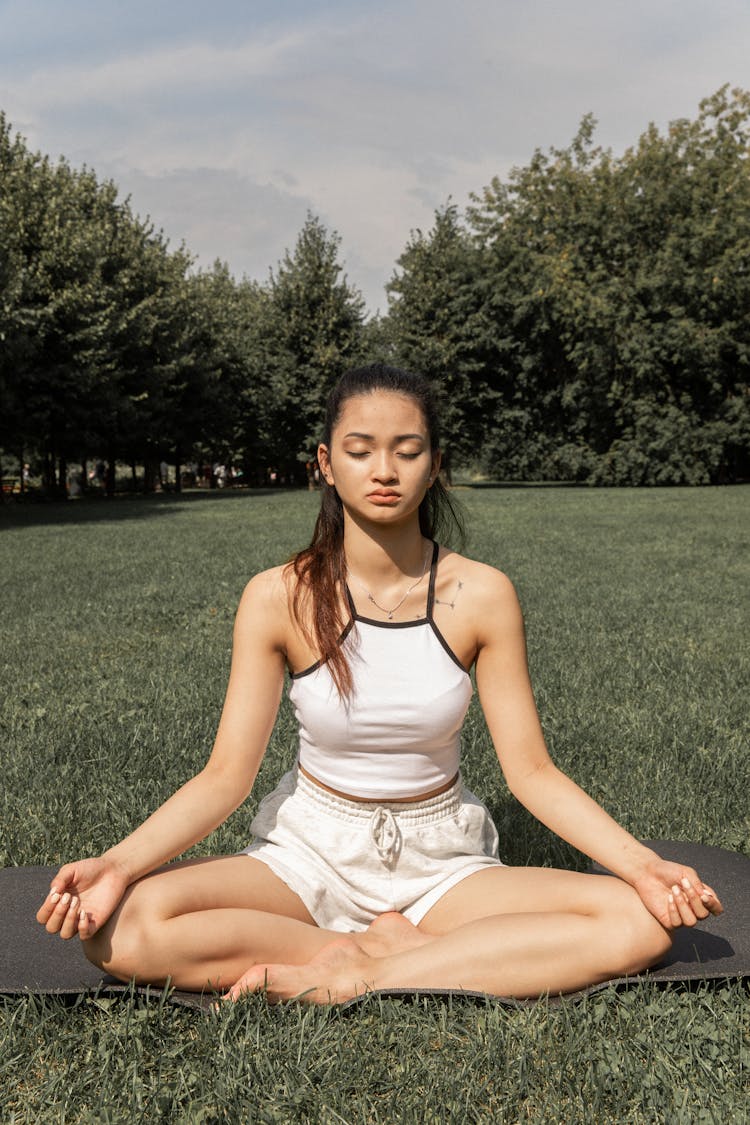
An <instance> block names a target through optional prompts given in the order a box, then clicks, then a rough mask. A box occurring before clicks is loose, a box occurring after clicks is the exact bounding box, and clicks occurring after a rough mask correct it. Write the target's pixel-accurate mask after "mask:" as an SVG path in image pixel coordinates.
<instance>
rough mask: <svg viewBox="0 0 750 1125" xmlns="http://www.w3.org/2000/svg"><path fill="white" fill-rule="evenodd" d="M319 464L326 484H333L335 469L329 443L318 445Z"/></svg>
mask: <svg viewBox="0 0 750 1125" xmlns="http://www.w3.org/2000/svg"><path fill="white" fill-rule="evenodd" d="M318 465H319V466H320V473H321V476H322V477H323V480H324V481H325V482H326V484H330V485H333V471H332V469H331V456H330V453H329V450H328V446H327V445H322V444H321V445H319V446H318Z"/></svg>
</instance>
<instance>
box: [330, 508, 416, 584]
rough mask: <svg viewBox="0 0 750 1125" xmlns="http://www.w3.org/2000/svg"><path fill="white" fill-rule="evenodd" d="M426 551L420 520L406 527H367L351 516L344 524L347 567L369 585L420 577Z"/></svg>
mask: <svg viewBox="0 0 750 1125" xmlns="http://www.w3.org/2000/svg"><path fill="white" fill-rule="evenodd" d="M426 550H427V542H426V540H425V539H424V536H423V535H422V533H421V531H420V530H419V524H418V522H417V521H416V520H415V521H413V523H412V522H410V523H409V524H408V525H407V526H405V527H387V528H383V527H375V528H373V527H372V526H371V525H368V527H367V528H365V527H362V526H361V525H358V524H357V523H355V522H354V521H353V520H351V519H347V521H346V524H345V527H344V556H345V559H346V565H347V569H348V570H350V571H351V572H352V573H354V574H356V575H357V577H358V578H360V579H361V580H362V581H363V582H365V583H367V584H368V585H369V584H371V585H373V586H378V587H380V588H382V587H383V586H385V585H387V583H389V582H398V581H400V580H402V579H403V578H404V576H407V577H411V578H417V577H419V574H420V573H421V571H422V569H423V566H424V559H425V552H426Z"/></svg>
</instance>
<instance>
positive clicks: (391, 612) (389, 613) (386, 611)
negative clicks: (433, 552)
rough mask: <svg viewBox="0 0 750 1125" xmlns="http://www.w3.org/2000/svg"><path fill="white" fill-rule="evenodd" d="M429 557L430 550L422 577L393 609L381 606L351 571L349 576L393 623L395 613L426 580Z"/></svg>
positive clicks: (369, 600)
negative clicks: (424, 579)
mask: <svg viewBox="0 0 750 1125" xmlns="http://www.w3.org/2000/svg"><path fill="white" fill-rule="evenodd" d="M429 557H430V552H429V549H428V550H427V551H425V556H424V565H423V566H422V573H421V574H420V576H419V578H418V579H417V581H416V582H412V584H411V586H410V587H409V589H408V590H407V591H406V593H405V594H404V596H403V598H402V599H401V601H399V602H396V604H395V605H394V607H393V609H386V608H385V606H383V605H380V603H379V602H376V601H375V599H374V597H373V596H372V594H371V593H370V591H369V590H368V589H367V587H366V586H365V584H364V582H362V581H361V580H360V579H359V578H357V575H356V574H352V572H351V571H349V574H350V575H351V577H352V578H353V579H354V581H355V582H356V583H357V585H358V586H359V587H360V588H361V589H362V590H363V591H364V592H365V593H366V594H367V600H368V602H372V604H373V605H374V606H375V608H376V609H379V610H380V612H381V613H384V614H385V615H386V617H387V618H388V620H389V621H392V620H393V615H394V613H395V612H396V611H397V610H399V609H400V608H401V606H402V605H403V604H404V602H405V601H406V599H407V598H408V597H409V594H410V593H411V592H412V590H416V588H417V586H418V585H419V583H420V582H421V581H422V579H423V578H424V576H425V573H426V572H427V560H428V559H429Z"/></svg>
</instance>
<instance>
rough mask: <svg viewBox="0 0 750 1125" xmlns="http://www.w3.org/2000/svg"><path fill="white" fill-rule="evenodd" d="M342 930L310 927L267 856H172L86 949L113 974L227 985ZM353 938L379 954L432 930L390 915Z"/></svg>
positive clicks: (304, 953) (313, 949) (305, 956)
mask: <svg viewBox="0 0 750 1125" xmlns="http://www.w3.org/2000/svg"><path fill="white" fill-rule="evenodd" d="M340 937H341V935H340V934H338V933H336V932H334V931H332V930H323V929H320V928H319V927H318V926H316V925H315V923H314V922H313V920H312V918H311V917H310V915H309V913H308V912H307V910H306V908H305V906H304V905H303V903H302V902H301V900H300V899H299V898H298V896H297V895H295V894H294V893H293V892H292V891H291V890H290V889H289V888H288V887H287V886H286V884H285V883H283V882H282V881H281V880H280V879H278V878H277V876H276V875H274V874H273V872H272V871H271V870H270V868H268V867H267V866H266V865H265V864H263V863H261V862H260V861H258V860H254V859H252V858H250V857H248V856H227V857H223V858H221V859H210V860H198V861H186V862H184V863H176V864H172V865H170V866H168V867H166V868H162V869H161V870H159V871H158V872H154V874H153V875H150V876H147V877H146V878H145V879H142V880H140V881H139V882H138V883H135V884H134V885H133V886H132V887H130V888H129V889H128V892H127V893H126V895H125V897H124V898H123V901H122V903H121V905H120V906H119V908H118V909H117V911H116V912H115V914H114V915H113V916H112V918H111V919H110V920H109V922H107V923H106V925H105V926H103V927H102V929H101V930H100V931H99V932H98V933H97V934H96V935H95V936H94V937H93V938H91V939H90V940H88V941H86V942H85V943H84V950H85V952H86V956H87V957H88V959H89V960H90V961H92V962H93V963H94V964H96V965H99V966H100V967H101V968H103V969H105V970H106V971H107V972H109V973H112V975H113V976H116V977H119V978H120V979H123V980H131V979H133V978H134V979H135V980H136V981H138V982H139V983H150V984H164V983H165V982H166V981H167V980H170V981H171V982H172V984H173V985H174V986H175V987H177V988H181V989H185V990H187V991H201V990H202V989H204V988H206V987H207V986H210V987H213V988H217V989H218V988H228V987H229V986H230V985H232V984H234V982H235V981H236V980H237V979H238V978H239V977H240V976H241V974H242V973H244V972H245V971H246V970H247V969H248V968H249V967H250V966H252V965H254V964H256V963H258V962H259V961H268V960H271V959H273V960H274V961H282V962H285V963H289V964H303V963H305V962H308V961H310V960H311V959H312V958H313V957H315V956H316V955H317V954H319V953H320V952H321V951H322V950H323V949H325V947H326V946H328V945H330V944H331V942H333V941H334V940H336V939H337V938H340ZM354 940H355V942H356V945H357V948H359V949H360V950H362V951H363V952H364V953H366V954H367V955H369V956H384V955H386V954H392V953H394V952H396V951H398V950H403V949H407V948H410V947H413V946H414V945H417V944H422V943H423V942H425V941H428V940H430V939H429V938H428V937H427V936H426V935H422V934H420V933H419V932H418V931H417V929H416V928H415V927H414V926H412V925H411V923H409V922H407V920H406V919H405V918H403V917H401V915H396V914H389V915H385V916H383V918H381V919H378V920H377V921H376V922H375V923H374V924H373V926H372V927H371V928H370V929H369V930H368V931H366V932H364V933H362V934H358V935H356V938H355V939H354Z"/></svg>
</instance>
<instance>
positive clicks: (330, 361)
mask: <svg viewBox="0 0 750 1125" xmlns="http://www.w3.org/2000/svg"><path fill="white" fill-rule="evenodd" d="M339 248H340V239H339V236H338V235H337V234H336V233H335V232H333V233H331V232H329V231H328V230H327V229H326V228H325V226H324V225H323V223H322V222H321V221H320V219H318V218H317V217H316V216H314V215H308V217H307V220H306V222H305V224H304V226H303V227H302V230H301V232H300V234H299V237H298V238H297V242H296V245H295V248H294V251H293V252H292V253H289V252H288V251H287V253H286V254H285V255H284V257H283V259H282V260H281V262H280V263H279V264H278V266H277V268H276V269H275V270H274V271H272V273H271V277H270V280H269V283H268V287H267V288H268V304H267V306H266V309H265V312H266V314H267V316H266V319H265V324H266V326H267V336H266V341H265V347H264V353H265V354H264V361H265V363H266V364H267V370H266V373H265V374H266V378H267V386H268V388H269V390H270V396H269V401H268V404H267V406H268V412H267V414H266V417H265V419H264V427H265V431H266V433H267V440H268V444H269V450H268V452H269V456H270V457H272V458H273V460H274V462H277V463H278V464H280V465H283V466H284V469H285V471H286V472H287V473H289V474H290V475H297V476H298V477H301V473H300V471H299V463H300V458H301V459H303V460H306V459H307V458H309V457H311V456H312V455H313V453H314V450H315V447H316V444H317V442H318V440H319V437H320V433H321V429H322V423H323V414H324V409H325V400H326V396H327V394H328V391H329V390H330V388H331V387H332V385H333V384H334V383H335V381H336V379H337V378H338V377H339V376H340V375H341V374H342V373H343V371H344V370H346V368H347V367H349V366H351V364H352V363H353V362H354V361H355V360H356V359H357V358H358V357H359V356H360V354H361V347H362V339H363V323H364V301H363V299H362V296H361V295H360V293H359V292H358V291H357V290H356V289H355V288H354V287H353V286H352V285H350V283H349V282H348V281H347V278H346V276H345V275H344V273H343V269H342V266H341V264H340V263H339V260H338V256H339Z"/></svg>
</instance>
